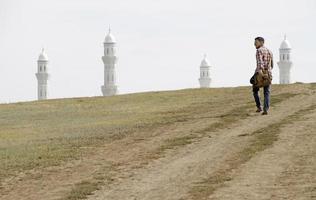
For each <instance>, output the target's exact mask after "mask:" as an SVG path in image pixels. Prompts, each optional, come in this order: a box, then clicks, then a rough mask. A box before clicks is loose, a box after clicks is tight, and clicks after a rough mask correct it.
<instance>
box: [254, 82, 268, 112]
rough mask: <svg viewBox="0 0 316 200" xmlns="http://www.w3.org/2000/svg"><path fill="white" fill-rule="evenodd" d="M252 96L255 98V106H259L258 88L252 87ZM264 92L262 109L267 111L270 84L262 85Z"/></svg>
mask: <svg viewBox="0 0 316 200" xmlns="http://www.w3.org/2000/svg"><path fill="white" fill-rule="evenodd" d="M252 92H253V97H254V98H255V102H256V106H257V108H261V103H260V97H259V88H258V87H252ZM263 94H264V106H263V110H264V111H268V110H269V106H270V85H268V86H265V87H263Z"/></svg>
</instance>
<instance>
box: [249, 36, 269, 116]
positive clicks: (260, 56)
mask: <svg viewBox="0 0 316 200" xmlns="http://www.w3.org/2000/svg"><path fill="white" fill-rule="evenodd" d="M255 47H256V49H257V52H256V59H257V67H256V70H255V73H262V70H263V69H268V73H269V74H270V76H271V77H272V68H273V54H272V52H271V51H270V50H269V49H267V48H266V47H265V46H264V38H262V37H256V38H255ZM270 88H271V86H270V84H269V85H267V86H264V87H263V94H264V105H263V113H262V115H267V114H268V110H269V105H270ZM252 91H253V96H254V99H255V102H256V106H257V110H256V112H261V111H262V108H261V103H260V97H259V87H256V86H253V88H252Z"/></svg>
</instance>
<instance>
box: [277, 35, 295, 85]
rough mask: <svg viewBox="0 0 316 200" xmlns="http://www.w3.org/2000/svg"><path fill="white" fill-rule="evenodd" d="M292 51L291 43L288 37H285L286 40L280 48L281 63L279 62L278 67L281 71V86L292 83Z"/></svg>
mask: <svg viewBox="0 0 316 200" xmlns="http://www.w3.org/2000/svg"><path fill="white" fill-rule="evenodd" d="M291 50H292V49H291V45H290V43H289V41H288V40H287V39H286V36H284V40H283V41H282V43H281V46H280V48H279V52H280V58H279V59H280V61H279V62H278V65H279V69H280V70H279V72H280V84H289V83H291V68H292V61H291Z"/></svg>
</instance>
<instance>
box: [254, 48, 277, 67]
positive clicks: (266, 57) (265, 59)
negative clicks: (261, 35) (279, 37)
mask: <svg viewBox="0 0 316 200" xmlns="http://www.w3.org/2000/svg"><path fill="white" fill-rule="evenodd" d="M256 59H257V68H256V71H255V72H258V71H259V70H260V69H264V68H266V69H268V70H269V72H270V73H271V70H272V68H273V54H272V52H271V51H270V50H269V49H267V48H266V47H264V46H262V47H260V48H258V49H257V52H256ZM270 60H271V66H269V62H270Z"/></svg>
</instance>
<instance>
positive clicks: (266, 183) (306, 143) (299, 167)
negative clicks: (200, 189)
mask: <svg viewBox="0 0 316 200" xmlns="http://www.w3.org/2000/svg"><path fill="white" fill-rule="evenodd" d="M315 122H316V110H314V111H313V113H311V114H309V115H306V116H305V117H304V118H303V119H302V120H300V121H296V122H293V123H292V124H288V125H286V126H285V127H283V128H282V131H281V133H280V135H279V138H280V139H279V140H278V141H276V142H275V143H274V145H273V147H272V148H270V149H267V150H265V151H263V152H261V153H260V154H259V155H257V156H256V157H254V158H253V159H252V160H251V161H250V162H248V163H246V164H245V165H244V166H243V167H241V168H240V169H239V170H238V171H236V172H235V174H236V177H235V178H234V180H232V181H230V182H227V184H225V186H224V187H223V188H221V189H219V190H217V191H216V192H215V193H214V194H213V195H211V196H210V198H209V199H237V200H238V199H258V200H260V199H316V156H315V155H316V134H315V133H316V123H315Z"/></svg>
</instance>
